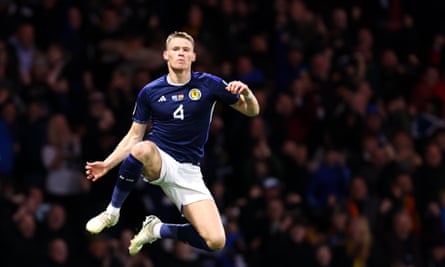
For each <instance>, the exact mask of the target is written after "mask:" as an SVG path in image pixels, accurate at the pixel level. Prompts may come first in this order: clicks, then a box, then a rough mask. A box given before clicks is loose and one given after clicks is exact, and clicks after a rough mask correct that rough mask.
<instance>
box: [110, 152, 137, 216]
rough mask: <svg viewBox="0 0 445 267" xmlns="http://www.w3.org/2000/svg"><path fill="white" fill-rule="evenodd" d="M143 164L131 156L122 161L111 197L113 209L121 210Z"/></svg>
mask: <svg viewBox="0 0 445 267" xmlns="http://www.w3.org/2000/svg"><path fill="white" fill-rule="evenodd" d="M143 168H144V164H142V162H140V161H139V160H138V159H136V158H135V157H133V156H132V155H131V154H130V155H128V156H127V158H126V159H125V160H124V161H122V164H121V166H120V168H119V176H118V178H117V180H116V184H115V185H114V190H113V195H112V196H111V205H112V206H113V207H115V208H121V207H122V205H123V204H124V201H125V199H126V198H127V196H128V195H129V194H130V192H131V190H132V189H133V187H134V185H135V184H136V181H137V179H139V177H140V176H141V174H142V169H143Z"/></svg>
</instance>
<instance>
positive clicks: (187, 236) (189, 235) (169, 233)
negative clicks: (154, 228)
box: [160, 223, 212, 251]
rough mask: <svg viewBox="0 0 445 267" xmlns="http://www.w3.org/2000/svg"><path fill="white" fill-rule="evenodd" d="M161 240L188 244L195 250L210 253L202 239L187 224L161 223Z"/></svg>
mask: <svg viewBox="0 0 445 267" xmlns="http://www.w3.org/2000/svg"><path fill="white" fill-rule="evenodd" d="M160 236H161V237H162V238H172V239H176V240H180V241H182V242H184V243H188V244H190V245H191V246H193V247H195V248H200V249H204V250H207V251H212V250H211V249H210V248H209V246H207V243H206V242H205V240H204V239H202V237H201V236H200V235H199V234H198V232H197V231H196V229H195V228H194V227H193V226H192V225H191V224H189V223H186V224H169V223H163V224H162V225H161V229H160Z"/></svg>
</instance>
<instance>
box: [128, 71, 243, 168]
mask: <svg viewBox="0 0 445 267" xmlns="http://www.w3.org/2000/svg"><path fill="white" fill-rule="evenodd" d="M225 87H226V82H225V81H224V80H222V79H221V78H219V77H217V76H214V75H211V74H208V73H200V72H192V75H191V79H190V81H189V82H188V83H186V84H184V85H172V84H169V83H168V82H167V75H164V76H162V77H160V78H158V79H157V80H154V81H152V82H150V83H148V84H147V85H145V86H144V88H142V90H141V91H140V92H139V95H138V98H137V100H136V106H135V109H134V112H133V121H135V122H138V123H147V122H148V121H149V120H150V119H151V122H152V128H151V130H150V132H149V133H148V135H147V137H146V139H148V140H150V141H152V142H154V143H155V144H156V145H157V146H158V147H159V148H161V149H162V150H163V151H165V152H166V153H168V154H169V155H171V156H172V157H173V158H175V159H176V160H177V161H179V162H190V163H194V164H199V161H200V160H201V158H202V157H203V155H204V144H205V143H206V141H207V137H208V132H209V127H210V121H211V118H212V113H213V108H214V106H215V103H216V101H222V102H223V103H225V104H227V105H231V104H234V103H235V102H236V101H237V100H238V99H239V95H234V94H232V93H230V92H228V91H226V90H225Z"/></svg>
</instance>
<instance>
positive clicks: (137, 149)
mask: <svg viewBox="0 0 445 267" xmlns="http://www.w3.org/2000/svg"><path fill="white" fill-rule="evenodd" d="M155 151H156V145H155V144H153V143H152V142H150V141H145V142H139V143H137V144H136V145H134V146H133V147H132V148H131V154H132V155H133V156H134V157H135V158H137V159H139V160H143V159H145V158H146V157H149V156H150V155H153V153H154V152H155Z"/></svg>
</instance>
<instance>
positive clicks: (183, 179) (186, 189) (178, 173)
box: [150, 147, 213, 213]
mask: <svg viewBox="0 0 445 267" xmlns="http://www.w3.org/2000/svg"><path fill="white" fill-rule="evenodd" d="M158 150H159V154H160V155H161V159H162V166H161V175H160V177H159V178H158V179H156V180H152V181H150V183H151V184H154V185H158V186H160V187H161V188H162V190H163V191H164V193H165V194H166V195H167V196H168V197H169V198H170V200H171V201H173V203H175V205H176V207H177V208H178V210H179V211H180V212H181V213H182V207H183V206H185V205H188V204H191V203H194V202H197V201H200V200H205V199H213V196H212V194H211V193H210V191H209V189H208V188H207V186H206V184H205V183H204V179H203V177H202V173H201V168H200V167H199V166H196V165H193V164H191V163H180V162H177V161H176V160H175V159H174V158H173V157H171V156H170V155H169V154H167V153H165V152H164V151H162V149H160V148H159V147H158Z"/></svg>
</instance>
